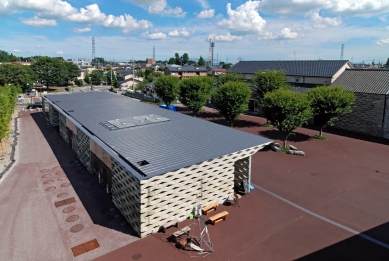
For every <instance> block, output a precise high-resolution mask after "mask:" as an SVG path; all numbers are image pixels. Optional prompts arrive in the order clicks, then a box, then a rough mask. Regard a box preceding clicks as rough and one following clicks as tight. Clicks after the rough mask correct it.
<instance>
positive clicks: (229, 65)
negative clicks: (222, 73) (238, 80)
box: [222, 63, 231, 70]
mask: <svg viewBox="0 0 389 261" xmlns="http://www.w3.org/2000/svg"><path fill="white" fill-rule="evenodd" d="M222 68H223V69H226V70H228V69H230V68H231V64H230V63H225V64H223V67H222Z"/></svg>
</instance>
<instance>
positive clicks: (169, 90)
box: [154, 75, 179, 108]
mask: <svg viewBox="0 0 389 261" xmlns="http://www.w3.org/2000/svg"><path fill="white" fill-rule="evenodd" d="M178 82H179V79H178V78H177V77H174V76H170V75H168V76H160V77H158V78H157V80H156V81H155V82H154V89H155V93H156V94H157V95H158V97H159V98H160V99H161V100H162V101H163V102H164V103H165V104H166V106H168V108H170V104H171V103H172V101H174V100H175V99H176V98H177V95H178V88H179V87H178Z"/></svg>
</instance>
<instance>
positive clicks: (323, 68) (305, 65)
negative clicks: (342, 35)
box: [228, 60, 352, 77]
mask: <svg viewBox="0 0 389 261" xmlns="http://www.w3.org/2000/svg"><path fill="white" fill-rule="evenodd" d="M346 63H348V61H346V60H315V61H240V62H239V63H237V64H235V65H234V66H233V67H231V68H230V69H229V70H228V72H235V73H243V74H254V73H255V72H256V71H258V70H261V71H263V70H266V69H269V70H275V69H277V70H284V71H285V74H286V75H291V76H312V77H332V76H334V74H335V73H336V72H338V71H339V70H340V69H341V68H342V67H343V66H344V65H345V64H346ZM348 64H349V66H350V67H352V65H351V64H350V63H348Z"/></svg>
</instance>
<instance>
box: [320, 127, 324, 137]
mask: <svg viewBox="0 0 389 261" xmlns="http://www.w3.org/2000/svg"><path fill="white" fill-rule="evenodd" d="M321 136H323V128H320V137H321Z"/></svg>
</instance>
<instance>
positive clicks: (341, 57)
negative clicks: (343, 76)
mask: <svg viewBox="0 0 389 261" xmlns="http://www.w3.org/2000/svg"><path fill="white" fill-rule="evenodd" d="M343 54H344V44H342V48H341V50H340V60H343Z"/></svg>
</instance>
